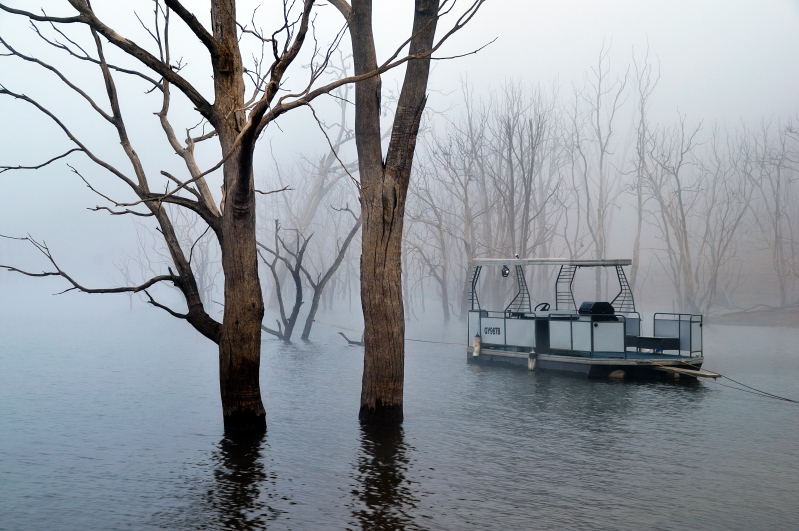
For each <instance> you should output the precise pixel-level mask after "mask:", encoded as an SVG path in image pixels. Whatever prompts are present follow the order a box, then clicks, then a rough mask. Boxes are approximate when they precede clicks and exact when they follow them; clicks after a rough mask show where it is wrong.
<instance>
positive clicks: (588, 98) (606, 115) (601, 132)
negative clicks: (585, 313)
mask: <svg viewBox="0 0 799 531" xmlns="http://www.w3.org/2000/svg"><path fill="white" fill-rule="evenodd" d="M609 53H610V48H609V47H608V48H606V47H605V46H604V45H603V47H602V50H600V52H599V58H598V60H597V65H596V66H595V67H593V68H592V69H591V77H590V78H589V81H588V85H587V87H586V88H585V89H584V90H583V91H579V92H577V93H576V97H575V100H576V104H575V107H574V109H573V113H574V114H573V116H572V124H573V138H572V141H573V143H574V149H575V151H576V153H577V155H578V156H577V157H576V161H577V163H578V165H579V169H578V175H579V178H580V184H581V185H582V190H581V197H582V201H580V203H579V205H580V208H581V209H582V210H583V217H584V220H585V227H586V229H587V231H588V234H590V236H591V240H592V243H593V250H594V256H595V258H598V259H603V258H605V253H606V252H607V248H608V233H609V231H610V221H611V213H612V212H611V211H612V209H613V208H616V206H617V205H616V199H617V198H618V195H619V193H620V192H621V188H620V186H619V179H618V175H617V174H615V173H611V168H610V156H611V155H612V154H613V152H614V145H613V144H612V142H613V141H614V138H615V134H616V126H617V124H616V115H617V113H618V111H619V109H620V108H621V106H622V105H623V104H624V103H625V101H626V88H627V78H628V73H629V71H628V72H625V74H624V76H623V77H618V78H616V79H614V80H612V81H611V80H610V79H609V77H610V67H609V60H608V55H609ZM582 105H585V110H584V111H581V107H582ZM584 129H585V131H584ZM602 269H603V268H596V298H597V300H600V299H601V298H602V276H601V275H602V273H603V270H602Z"/></svg>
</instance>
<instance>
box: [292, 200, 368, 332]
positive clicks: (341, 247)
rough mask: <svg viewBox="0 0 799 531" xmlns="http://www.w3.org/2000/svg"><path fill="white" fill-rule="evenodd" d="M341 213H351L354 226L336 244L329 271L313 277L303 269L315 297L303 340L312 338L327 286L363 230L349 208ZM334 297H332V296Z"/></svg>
mask: <svg viewBox="0 0 799 531" xmlns="http://www.w3.org/2000/svg"><path fill="white" fill-rule="evenodd" d="M340 210H341V211H346V212H349V213H350V215H352V218H353V219H354V222H353V224H352V228H350V231H349V232H348V233H347V236H346V237H345V238H344V241H343V242H340V243H339V241H337V242H336V247H337V248H336V251H335V258H334V260H333V263H331V264H330V266H329V267H328V268H327V270H326V271H325V272H324V274H322V273H317V274H316V276H315V277H314V275H312V274H311V273H310V272H309V271H308V269H307V268H306V267H304V266H303V267H302V272H303V273H304V274H305V278H306V279H307V280H308V284H310V286H311V289H312V290H313V297H312V298H311V308H310V310H308V316H307V317H306V319H305V326H304V327H303V329H302V339H304V340H306V341H307V340H308V339H309V338H310V337H311V328H312V327H313V323H314V319H315V318H316V312H317V311H318V309H319V303H320V301H321V300H322V294H323V293H324V291H325V287H326V286H327V284H328V282H330V280H331V279H332V278H333V275H335V274H336V271H338V268H339V266H341V263H342V262H343V261H344V257H345V256H346V254H347V249H349V246H350V244H351V243H352V240H353V238H355V235H356V234H358V231H359V230H360V229H361V216H360V215H358V216H356V215H355V213H354V212H353V211H352V210H350V208H349V207H344V208H343V209H340ZM331 297H332V295H331Z"/></svg>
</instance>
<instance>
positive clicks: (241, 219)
mask: <svg viewBox="0 0 799 531" xmlns="http://www.w3.org/2000/svg"><path fill="white" fill-rule="evenodd" d="M211 20H212V25H213V35H214V38H215V39H216V41H217V42H218V43H219V45H220V47H221V53H220V56H219V58H218V59H217V60H216V61H214V62H213V66H214V88H215V97H216V99H215V102H214V107H215V108H216V109H217V110H218V111H219V114H220V116H225V117H226V119H225V120H223V121H222V123H221V124H219V125H217V127H216V129H217V133H218V134H219V141H220V145H221V147H222V152H223V153H225V154H228V153H230V152H231V150H232V151H233V153H232V154H230V156H229V158H228V160H227V161H226V162H225V164H224V167H223V175H224V190H225V196H224V212H223V216H222V231H221V232H222V234H221V237H220V246H221V248H222V269H223V271H224V273H225V315H224V318H223V320H222V328H221V331H220V336H219V388H220V392H221V396H222V415H223V418H224V425H225V431H226V432H263V431H265V430H266V413H265V411H264V405H263V402H262V401H261V389H260V384H259V368H260V364H261V321H262V320H263V317H264V301H263V295H262V293H261V281H260V279H259V277H258V258H257V252H256V243H255V192H254V190H255V186H254V182H253V173H252V156H253V149H254V141H243V142H242V144H243V146H244V147H235V140H236V137H237V135H238V134H239V132H240V131H241V130H242V129H243V127H244V126H245V122H246V119H245V115H244V112H243V110H242V109H243V108H244V80H243V79H242V72H243V71H244V68H243V65H242V60H241V54H240V51H239V47H238V35H237V28H236V2H235V1H234V0H215V1H214V2H212V5H211ZM234 147H235V149H234Z"/></svg>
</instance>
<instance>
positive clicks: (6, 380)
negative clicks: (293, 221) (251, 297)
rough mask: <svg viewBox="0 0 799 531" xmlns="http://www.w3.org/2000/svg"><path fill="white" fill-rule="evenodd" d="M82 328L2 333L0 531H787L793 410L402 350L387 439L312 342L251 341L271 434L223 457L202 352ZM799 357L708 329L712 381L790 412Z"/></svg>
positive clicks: (358, 354) (353, 376)
mask: <svg viewBox="0 0 799 531" xmlns="http://www.w3.org/2000/svg"><path fill="white" fill-rule="evenodd" d="M87 312H88V313H83V314H82V312H79V311H71V312H56V311H55V310H53V311H50V313H47V310H45V311H44V313H42V312H38V311H37V312H36V313H31V312H30V311H24V310H17V309H15V308H8V307H6V308H4V309H3V310H2V313H0V317H1V318H2V320H0V338H1V339H2V341H0V528H2V529H126V528H127V529H148V528H153V529H157V528H161V529H250V528H256V529H257V528H267V527H268V528H273V529H362V528H363V529H458V530H460V529H486V528H491V529H511V528H529V529H555V528H580V529H589V528H590V529H689V528H691V529H701V528H713V529H753V528H770V529H796V528H797V526H799V474H798V473H797V472H799V407H797V406H796V405H792V404H788V403H783V402H778V401H775V400H767V399H763V398H759V397H756V396H753V395H750V394H746V393H742V392H738V391H734V390H731V389H728V388H725V387H721V386H719V385H714V384H712V383H698V384H695V385H685V384H674V383H630V382H609V381H588V380H584V379H580V378H572V377H567V376H559V375H552V374H540V373H539V374H534V373H528V372H526V371H518V370H511V369H503V368H498V367H479V366H472V365H467V363H466V356H465V352H464V349H463V348H462V347H459V346H453V345H437V344H425V343H409V344H408V349H407V363H406V395H405V396H406V401H405V416H406V421H405V424H404V426H403V428H402V429H399V430H386V429H383V430H365V429H362V428H361V427H360V426H359V425H358V422H357V411H358V404H359V395H360V377H361V366H362V350H361V349H359V348H356V347H349V346H346V345H343V344H342V343H343V340H342V339H341V338H340V337H339V336H337V335H335V330H333V329H330V328H327V329H326V328H323V327H318V328H317V329H316V332H315V336H316V340H315V341H314V342H313V343H304V342H301V341H297V342H296V343H295V344H293V345H283V344H280V343H279V342H276V341H272V340H266V341H264V344H263V357H262V360H263V365H262V376H261V385H262V391H263V394H264V400H265V404H266V409H267V422H268V433H267V435H266V436H265V437H262V438H257V439H245V440H231V439H228V438H225V437H224V435H223V433H222V425H221V424H222V423H221V407H220V404H219V397H218V380H217V375H218V370H217V357H216V356H217V355H216V351H215V348H214V345H212V344H211V343H210V342H208V341H207V340H205V339H203V338H202V337H201V336H199V334H197V333H196V332H194V331H193V330H192V329H190V328H189V327H188V326H187V325H185V324H183V323H180V322H177V321H175V320H173V319H170V318H169V317H168V316H165V315H163V314H162V313H158V312H157V311H155V310H150V309H146V308H136V309H134V310H133V311H130V310H128V309H127V308H121V309H119V308H117V309H114V308H112V309H111V310H108V309H105V310H103V311H99V310H91V311H88V310H87ZM322 319H323V320H327V321H332V320H335V319H336V316H335V315H327V316H323V317H322ZM411 333H416V335H417V337H419V336H424V337H427V338H431V339H436V337H434V336H433V335H432V334H430V333H428V334H426V336H425V332H424V331H423V330H411ZM462 336H463V332H462V331H461V330H460V328H459V326H458V325H452V326H451V327H449V328H448V329H446V330H445V336H444V337H447V338H449V340H457V339H458V338H460V337H462ZM797 344H799V329H778V328H774V329H769V328H732V327H713V326H706V328H705V348H706V356H707V358H708V362H707V364H706V367H707V368H708V369H711V370H716V371H719V372H721V373H724V374H727V375H729V376H731V377H733V378H735V379H738V380H741V381H743V382H744V383H747V384H749V385H753V386H755V387H760V388H763V389H765V390H768V391H771V392H774V393H777V394H781V395H784V396H790V397H793V398H799V354H798V353H797V352H796V345H797Z"/></svg>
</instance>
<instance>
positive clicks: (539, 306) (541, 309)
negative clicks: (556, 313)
mask: <svg viewBox="0 0 799 531" xmlns="http://www.w3.org/2000/svg"><path fill="white" fill-rule="evenodd" d="M534 310H535V311H537V312H545V311H547V310H549V303H548V302H542V303H541V304H536V306H535V308H534Z"/></svg>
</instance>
